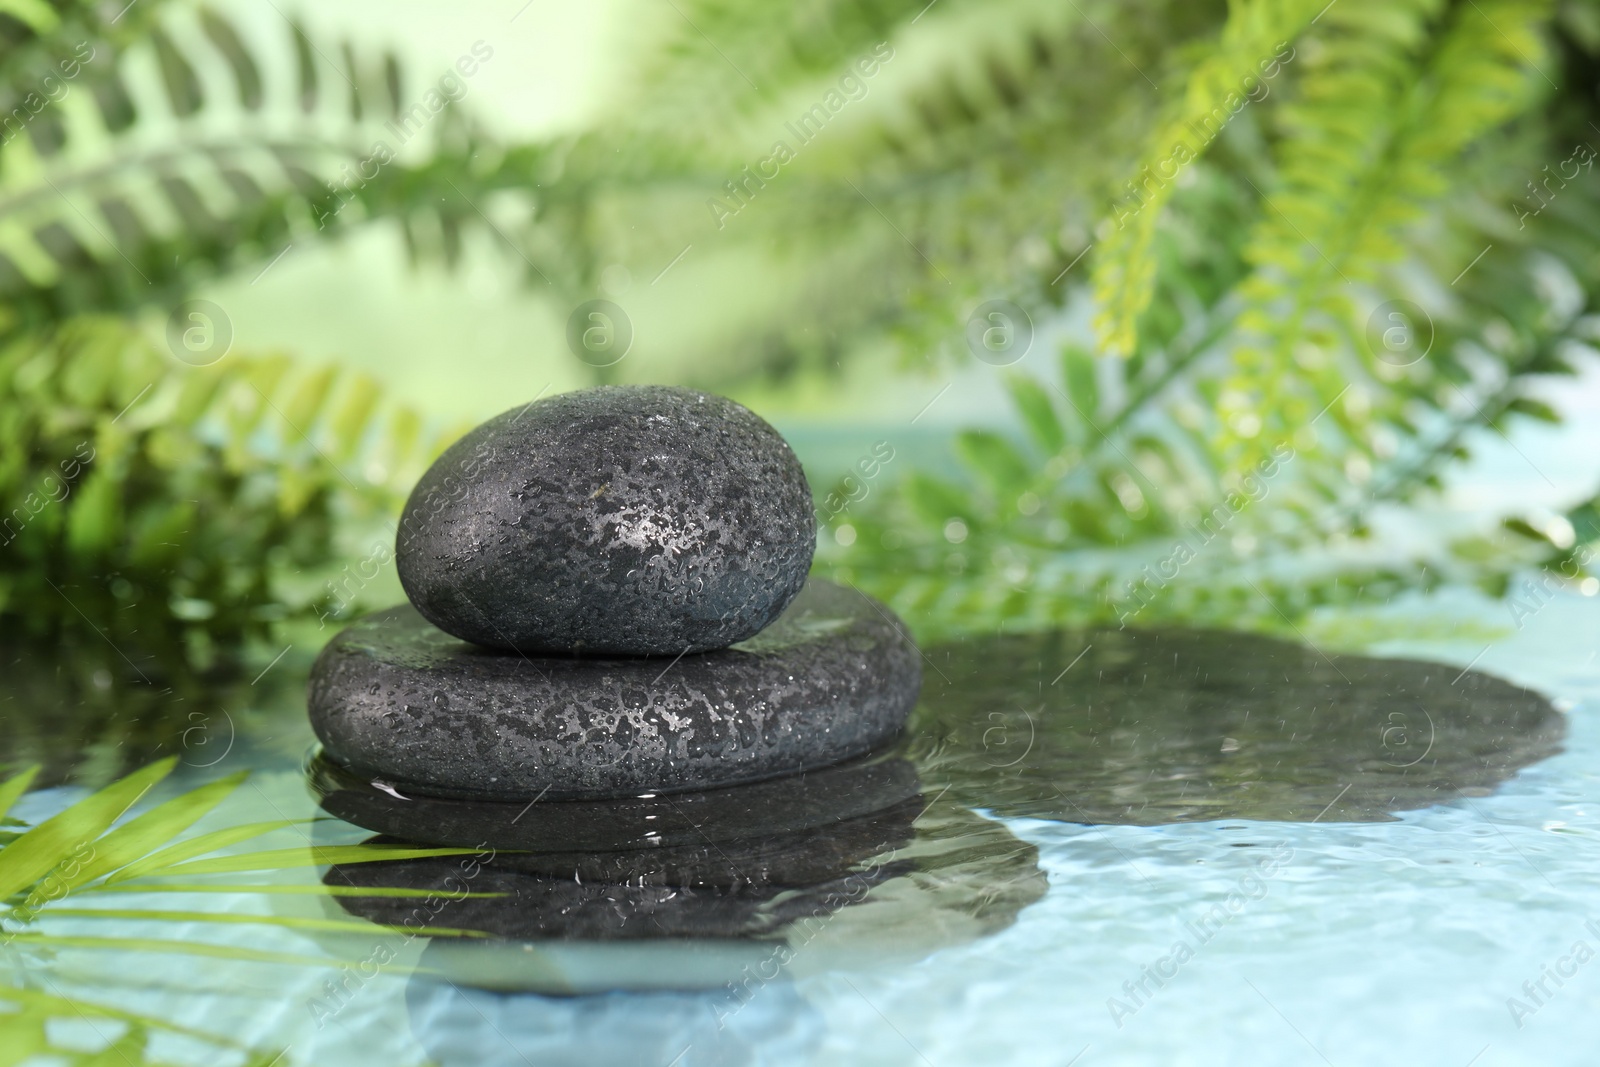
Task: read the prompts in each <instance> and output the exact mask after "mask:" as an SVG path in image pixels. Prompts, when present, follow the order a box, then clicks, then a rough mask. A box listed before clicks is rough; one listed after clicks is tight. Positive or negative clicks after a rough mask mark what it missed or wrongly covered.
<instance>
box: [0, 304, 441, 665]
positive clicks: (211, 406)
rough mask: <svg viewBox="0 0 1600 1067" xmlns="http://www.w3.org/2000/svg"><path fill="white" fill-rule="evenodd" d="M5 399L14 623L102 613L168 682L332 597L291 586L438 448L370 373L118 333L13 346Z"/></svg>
mask: <svg viewBox="0 0 1600 1067" xmlns="http://www.w3.org/2000/svg"><path fill="white" fill-rule="evenodd" d="M0 396H3V397H4V398H5V402H4V405H3V408H0V410H3V412H4V414H3V415H0V438H3V440H4V448H3V450H0V500H3V501H5V502H6V503H5V511H4V513H3V514H0V626H3V627H4V628H5V629H6V630H8V631H11V632H12V633H26V634H30V635H33V636H35V637H41V638H44V637H52V636H55V635H58V634H60V633H62V632H64V631H67V630H73V629H75V628H77V627H79V626H81V625H82V624H83V620H84V619H87V620H89V621H90V623H91V624H92V625H93V626H95V627H97V628H98V629H99V630H101V631H102V632H103V633H104V634H105V635H106V636H108V637H109V638H110V639H111V640H112V641H113V642H114V643H115V644H116V646H117V647H119V648H123V649H126V650H129V651H130V652H132V653H133V654H135V655H136V656H137V655H138V654H140V653H144V654H155V655H157V656H158V657H159V658H161V659H162V660H163V664H162V665H163V666H164V667H169V668H170V667H172V666H174V665H175V664H174V663H173V661H172V658H171V657H172V656H174V655H178V656H180V657H181V656H182V655H183V654H184V650H185V649H186V647H188V645H189V643H190V642H192V641H196V640H199V641H202V642H205V643H209V642H216V643H217V644H220V645H223V646H228V645H233V644H237V643H238V642H239V641H240V640H242V639H244V638H245V637H248V636H251V635H256V636H260V635H263V634H265V633H266V631H267V628H268V626H269V625H271V624H272V623H273V622H274V620H276V619H278V618H281V617H283V616H285V615H286V614H287V615H291V616H292V615H295V614H297V613H298V614H304V613H307V612H309V611H310V610H311V609H312V608H313V606H314V605H317V604H319V603H321V602H322V601H323V600H325V599H326V597H325V596H324V595H323V594H322V593H321V591H320V590H318V589H316V588H315V586H314V585H313V587H312V589H311V590H308V591H303V592H299V593H296V592H295V591H294V590H293V588H292V586H286V585H285V584H284V583H285V581H286V575H291V574H292V573H293V572H295V571H297V570H298V571H307V572H309V573H311V574H315V573H317V570H316V568H318V567H320V566H322V565H324V564H326V563H328V562H330V561H331V560H332V559H334V558H335V557H336V555H337V554H338V552H339V551H340V543H339V541H338V539H337V531H338V527H339V525H340V524H345V525H346V526H348V524H350V523H356V524H358V526H359V524H360V523H362V522H366V523H368V524H370V523H372V522H373V521H375V519H376V516H378V515H384V514H388V513H389V512H390V511H391V510H392V509H393V508H394V507H396V506H397V504H398V496H399V493H400V492H402V491H403V490H404V487H406V486H408V485H409V484H411V482H412V481H414V480H415V478H416V477H418V476H419V475H420V473H421V470H422V468H423V465H424V464H425V463H426V462H427V460H428V459H430V458H431V456H432V455H433V454H436V449H437V448H438V447H442V442H441V441H439V440H437V438H436V437H435V436H434V435H430V438H429V439H427V440H422V439H419V438H418V436H417V433H416V428H415V427H416V424H417V419H416V416H415V415H414V414H413V413H411V412H408V411H406V410H404V409H401V408H397V407H395V406H394V405H392V404H388V403H382V402H380V401H379V400H378V397H377V390H376V386H375V384H374V383H373V382H372V381H370V380H369V379H367V378H365V377H364V376H362V375H359V374H354V373H349V372H342V371H336V370H333V369H331V368H312V369H309V370H301V369H298V368H296V367H294V365H293V364H292V362H291V361H290V360H289V359H288V358H287V357H284V356H281V355H277V356H273V355H267V356H248V355H229V356H227V357H226V358H224V359H223V360H222V361H221V362H219V363H216V364H213V365H210V366H205V367H193V366H189V365H187V364H185V363H182V362H180V361H178V360H177V359H176V358H174V357H173V356H172V355H171V354H170V353H167V352H164V351H161V350H158V349H157V348H156V347H155V346H154V345H152V344H150V343H149V342H148V341H147V340H146V339H145V338H144V337H143V336H142V335H141V334H140V333H139V332H138V331H137V330H136V329H135V328H133V327H131V326H128V325H126V324H123V323H120V322H117V321H114V320H108V319H79V320H73V321H70V322H68V323H67V324H65V325H63V326H62V327H60V328H59V329H57V330H54V331H50V332H48V333H44V334H33V333H24V334H21V335H15V336H13V338H12V340H11V341H10V343H9V344H8V345H6V346H5V347H4V348H3V349H0ZM190 651H193V649H191V650H190ZM121 666H122V665H121V664H120V661H119V662H118V668H119V670H120V669H121Z"/></svg>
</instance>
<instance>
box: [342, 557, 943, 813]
mask: <svg viewBox="0 0 1600 1067" xmlns="http://www.w3.org/2000/svg"><path fill="white" fill-rule="evenodd" d="M921 681H922V669H921V659H920V654H919V653H918V651H917V648H916V646H915V645H914V644H913V643H912V642H911V639H910V637H909V635H907V634H906V632H905V630H904V628H903V627H902V626H901V624H900V623H899V621H898V620H897V619H895V617H894V616H893V615H892V614H891V613H890V612H889V610H888V609H887V608H885V607H883V606H882V605H881V604H878V603H877V602H876V601H873V600H872V599H871V598H869V597H867V596H866V595H864V594H862V593H859V592H857V591H855V590H853V589H846V588H843V587H841V586H837V585H833V584H832V583H829V582H823V581H812V582H810V583H808V584H807V586H806V588H805V590H804V591H803V592H802V593H801V594H800V596H799V597H797V598H796V599H795V601H794V603H793V604H791V605H790V606H789V609H788V610H787V611H786V612H784V614H783V616H782V617H781V618H780V619H779V620H778V621H777V622H776V623H774V624H773V625H772V626H771V627H769V628H768V629H766V630H764V631H763V632H762V633H760V634H759V635H757V636H756V637H754V638H752V639H750V640H748V641H745V642H742V643H741V644H739V645H738V646H736V647H734V648H728V649H720V650H718V651H715V652H704V653H697V654H689V655H685V656H682V657H679V658H677V659H675V660H674V659H666V658H657V659H620V658H596V659H574V658H567V657H532V658H530V657H527V656H523V655H519V654H517V653H515V652H496V651H491V650H488V649H483V648H479V647H477V646H475V645H471V644H467V643H465V642H462V641H458V640H456V639H454V638H452V637H450V636H449V635H448V634H445V633H444V632H442V631H440V630H438V629H436V628H434V627H433V626H430V625H429V624H428V622H427V620H425V619H423V618H422V617H421V616H420V615H419V614H417V612H416V611H414V610H413V609H412V608H410V607H408V606H400V607H395V608H390V609H389V610H387V611H382V612H378V613H376V614H373V615H368V616H367V617H365V618H363V619H361V620H359V621H358V622H356V623H355V625H353V626H351V627H350V628H349V629H347V630H345V631H343V632H342V633H340V634H339V635H338V636H337V637H335V638H334V639H333V640H332V641H331V642H329V644H328V646H327V647H326V648H325V649H323V651H322V654H321V655H320V656H319V657H318V658H317V662H316V665H315V666H314V667H313V668H312V672H311V687H310V714H311V725H312V728H313V729H314V730H315V731H316V733H317V736H318V738H320V739H321V741H322V744H323V747H324V751H325V752H326V753H327V755H328V757H329V758H330V759H332V760H334V761H335V762H337V763H339V764H340V765H342V766H343V767H345V768H346V769H348V770H349V771H351V772H352V773H354V774H358V775H364V776H366V777H368V778H373V779H378V780H380V781H381V782H383V783H384V784H385V785H387V786H389V787H392V788H394V789H395V790H397V791H399V792H400V793H402V794H407V793H411V792H417V793H424V794H432V795H436V796H458V797H466V798H479V799H511V798H524V799H533V798H535V797H538V796H544V797H546V798H548V799H550V800H559V799H566V798H574V799H575V798H585V797H592V798H604V797H627V796H637V795H639V794H641V793H659V792H679V791H683V790H691V789H709V788H714V787H716V786H724V785H735V784H738V783H741V782H754V781H760V780H762V779H766V778H772V777H776V776H778V775H782V774H791V773H795V772H798V771H803V770H809V769H811V768H816V767H822V766H826V765H829V764H832V763H837V762H839V761H840V760H844V759H849V758H850V757H852V756H858V755H861V754H862V753H865V752H867V751H869V750H871V749H873V748H876V747H877V746H878V745H880V744H882V743H883V742H885V741H887V740H888V739H889V738H891V737H893V736H895V735H896V734H897V733H898V732H899V730H900V728H901V726H902V725H903V724H904V723H905V720H906V717H907V716H908V715H909V714H910V712H911V708H912V706H913V704H915V702H916V699H917V691H918V689H919V687H920V685H921Z"/></svg>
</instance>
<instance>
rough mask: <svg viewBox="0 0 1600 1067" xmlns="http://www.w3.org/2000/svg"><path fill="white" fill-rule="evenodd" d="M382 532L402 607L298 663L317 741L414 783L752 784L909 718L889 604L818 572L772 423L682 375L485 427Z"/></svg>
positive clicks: (488, 795)
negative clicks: (304, 673)
mask: <svg viewBox="0 0 1600 1067" xmlns="http://www.w3.org/2000/svg"><path fill="white" fill-rule="evenodd" d="M396 540H397V544H396V549H397V551H396V563H397V566H398V568H399V573H400V581H401V584H402V585H403V586H404V587H405V591H406V595H407V596H408V597H409V598H410V601H411V603H410V604H409V605H401V606H399V607H395V608H391V609H389V610H387V611H382V612H378V613H376V614H373V615H369V616H367V617H365V618H363V619H360V620H359V621H357V622H356V623H355V624H354V625H353V626H351V627H350V628H349V629H347V630H345V631H344V632H343V633H341V634H339V635H338V636H337V637H335V638H334V639H333V641H332V642H330V643H329V645H328V647H327V648H326V649H325V650H324V651H323V653H322V655H321V656H320V657H319V658H318V660H317V664H316V666H315V668H314V669H313V671H312V677H311V692H310V710H311V722H312V726H313V728H314V729H315V730H316V733H317V736H318V737H319V738H320V739H321V741H322V745H323V750H324V753H325V754H326V756H327V757H328V758H329V759H331V760H333V761H334V762H336V763H337V764H339V765H341V766H342V767H344V768H345V769H346V770H348V771H350V772H352V773H354V774H357V775H361V776H365V777H367V778H370V779H372V780H374V781H375V782H378V783H380V784H381V785H382V786H384V787H387V788H389V789H393V790H395V791H396V792H400V793H402V794H404V793H406V792H407V791H408V790H409V791H412V792H415V793H421V794H433V795H438V796H454V797H465V798H478V799H502V800H504V799H517V798H523V797H526V798H528V799H530V800H532V799H534V798H538V797H544V798H548V799H550V800H560V799H576V798H607V797H622V796H636V795H638V794H641V793H654V792H673V791H681V790H689V789H706V788H711V787H716V786H724V785H733V784H737V783H741V782H751V781H758V780H761V779H765V778H772V777H775V776H777V775H783V774H791V773H796V772H800V771H804V770H807V769H810V768H814V767H821V766H826V765H829V764H833V763H837V762H838V761H840V760H844V759H848V758H851V757H853V756H857V755H859V754H861V753H864V752H867V751H869V750H871V749H873V748H875V747H877V746H878V745H880V744H881V743H883V742H885V741H887V740H888V739H889V738H891V737H893V736H894V735H895V734H896V733H898V732H899V730H900V728H901V726H902V725H903V724H904V722H905V719H906V716H907V715H908V714H909V713H910V710H911V706H912V704H913V703H914V701H915V699H916V695H917V690H918V687H919V685H920V682H921V668H920V661H919V654H918V652H917V650H916V648H915V646H914V645H913V644H912V643H911V641H910V639H909V637H907V636H906V634H905V631H904V628H903V627H902V626H901V625H900V623H899V622H898V620H896V619H895V618H894V616H893V615H892V614H891V613H890V612H889V610H888V609H887V608H885V607H883V606H882V605H881V604H878V603H877V602H875V601H873V600H871V599H870V598H868V597H867V596H865V595H863V594H861V593H858V592H856V591H854V590H851V589H846V588H843V587H841V586H837V585H833V584H831V583H828V582H822V581H816V580H812V581H809V582H808V581H807V578H806V573H807V571H808V569H809V568H810V565H811V554H812V550H813V548H814V547H815V541H816V525H815V520H814V517H813V510H812V502H811V493H810V490H809V488H808V487H807V485H806V481H805V476H804V472H803V471H802V470H801V467H800V463H799V461H798V460H797V459H796V458H795V455H794V453H793V452H792V451H790V449H789V446H788V444H787V443H786V442H785V441H784V440H783V438H782V437H781V436H779V434H778V433H777V431H776V430H774V429H773V428H772V427H771V426H769V425H767V423H765V422H764V421H762V420H761V419H760V418H759V417H758V416H756V415H755V414H754V413H752V412H750V411H749V410H747V409H745V408H743V407H741V406H740V405H738V404H735V403H734V402H733V401H731V400H727V399H724V398H722V397H717V396H712V395H709V394H706V393H700V392H695V391H693V390H689V389H673V388H664V387H655V386H650V387H622V386H606V387H602V388H598V389H588V390H583V391H580V392H575V393H568V394H565V395H562V396H557V397H552V398H550V399H548V400H541V401H537V402H535V403H531V404H526V405H523V406H521V407H518V408H514V409H513V410H511V411H508V412H506V413H505V414H503V415H500V416H498V417H496V418H493V419H490V420H489V421H488V422H486V423H484V424H483V425H481V426H479V427H478V428H477V429H475V430H473V431H472V432H471V433H469V434H467V435H466V437H464V438H462V439H461V440H460V441H459V442H457V443H456V444H455V445H454V446H452V447H451V448H450V449H449V450H448V451H446V452H445V453H444V455H442V456H441V457H440V458H439V460H438V461H437V462H436V463H434V465H433V466H432V467H431V468H430V469H429V470H428V472H427V473H426V474H424V475H423V477H422V480H421V481H420V482H419V483H418V484H417V487H416V489H415V490H414V491H413V492H412V494H411V498H410V499H409V500H408V501H407V503H406V507H405V511H404V513H403V515H402V517H401V522H400V530H399V534H398V537H397V539H396Z"/></svg>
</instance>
